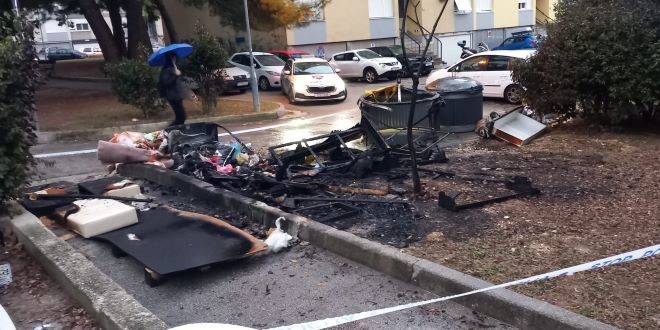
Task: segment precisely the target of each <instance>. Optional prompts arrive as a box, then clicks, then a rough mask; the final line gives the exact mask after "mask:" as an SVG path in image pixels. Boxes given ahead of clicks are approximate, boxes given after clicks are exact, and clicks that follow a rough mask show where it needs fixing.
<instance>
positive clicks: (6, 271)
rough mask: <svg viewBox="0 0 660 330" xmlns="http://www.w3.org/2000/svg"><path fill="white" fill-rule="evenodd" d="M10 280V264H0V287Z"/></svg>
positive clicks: (7, 283)
mask: <svg viewBox="0 0 660 330" xmlns="http://www.w3.org/2000/svg"><path fill="white" fill-rule="evenodd" d="M11 282H12V278H11V266H10V265H9V264H8V263H4V264H0V288H4V287H6V286H7V285H9V284H10V283H11Z"/></svg>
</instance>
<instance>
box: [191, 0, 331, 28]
mask: <svg viewBox="0 0 660 330" xmlns="http://www.w3.org/2000/svg"><path fill="white" fill-rule="evenodd" d="M184 1H185V3H186V4H189V5H193V6H197V7H202V6H204V5H208V7H209V9H210V10H211V14H213V15H215V16H219V17H220V20H221V22H222V23H223V24H225V25H229V26H231V27H234V28H236V29H240V30H245V13H244V9H243V0H184ZM330 1H331V0H312V1H309V2H295V1H291V0H248V11H249V13H250V24H251V25H252V26H251V28H253V29H256V30H262V31H266V30H270V29H273V28H276V27H281V26H292V25H304V24H305V23H306V19H307V18H309V17H311V16H313V15H314V12H315V10H318V9H319V8H323V7H325V6H326V5H327V4H328V3H330Z"/></svg>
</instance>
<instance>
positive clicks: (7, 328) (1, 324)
mask: <svg viewBox="0 0 660 330" xmlns="http://www.w3.org/2000/svg"><path fill="white" fill-rule="evenodd" d="M0 329H2V330H16V326H14V322H12V321H11V318H10V317H9V315H8V314H7V311H5V308H4V307H2V305H0Z"/></svg>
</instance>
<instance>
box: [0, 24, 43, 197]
mask: <svg viewBox="0 0 660 330" xmlns="http://www.w3.org/2000/svg"><path fill="white" fill-rule="evenodd" d="M32 38H33V33H32V28H31V26H30V25H29V24H28V23H27V20H26V19H25V17H16V16H15V15H14V14H13V12H12V11H8V12H3V13H2V14H0V77H2V83H1V84H0V132H2V134H0V150H1V151H0V204H1V203H3V202H5V201H7V200H8V199H9V198H12V197H16V196H17V195H18V193H19V191H20V189H22V188H23V187H24V186H25V184H26V183H27V182H28V181H29V179H30V177H31V175H32V174H33V167H34V159H33V157H32V155H31V153H30V147H31V146H32V145H34V143H35V142H36V136H35V134H34V130H35V127H34V112H35V105H34V94H35V91H36V89H37V87H38V84H39V66H38V64H37V63H36V61H35V60H34V58H35V56H36V54H35V52H34V44H33V40H32Z"/></svg>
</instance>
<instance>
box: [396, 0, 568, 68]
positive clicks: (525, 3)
mask: <svg viewBox="0 0 660 330" xmlns="http://www.w3.org/2000/svg"><path fill="white" fill-rule="evenodd" d="M447 1H448V3H447V7H446V9H445V13H444V14H443V16H442V19H441V21H440V24H439V25H438V28H437V29H436V33H435V38H433V43H432V45H431V50H432V51H433V52H434V53H435V55H436V56H437V57H441V58H442V59H443V60H444V61H445V62H447V63H448V64H452V63H455V62H457V61H458V60H459V59H460V54H461V48H460V47H459V46H458V45H457V43H458V42H460V41H463V40H465V41H466V42H467V44H468V46H471V47H472V48H476V46H477V45H478V44H479V42H484V43H485V44H487V45H488V46H489V47H491V48H492V47H496V46H498V45H499V44H501V43H502V41H504V39H506V38H507V37H509V36H511V33H512V32H516V31H520V30H522V29H524V28H530V27H531V28H533V27H534V26H535V25H536V19H537V17H536V12H537V10H536V5H537V1H538V0H447ZM553 1H556V0H545V2H546V3H551V2H553ZM419 2H420V4H419V6H418V10H417V11H418V12H417V15H415V14H414V13H413V12H412V8H411V9H410V12H409V13H408V21H407V28H406V30H407V35H408V37H407V38H406V39H407V40H406V46H407V47H408V48H414V47H416V45H415V42H414V40H418V39H419V38H420V37H421V36H422V35H428V33H429V31H430V30H431V27H432V25H433V22H434V20H435V18H436V17H437V14H438V13H439V12H440V10H441V9H442V7H443V6H444V3H445V2H444V1H437V0H419ZM417 17H419V20H418V19H417ZM417 23H419V24H417ZM420 26H421V27H420Z"/></svg>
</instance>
